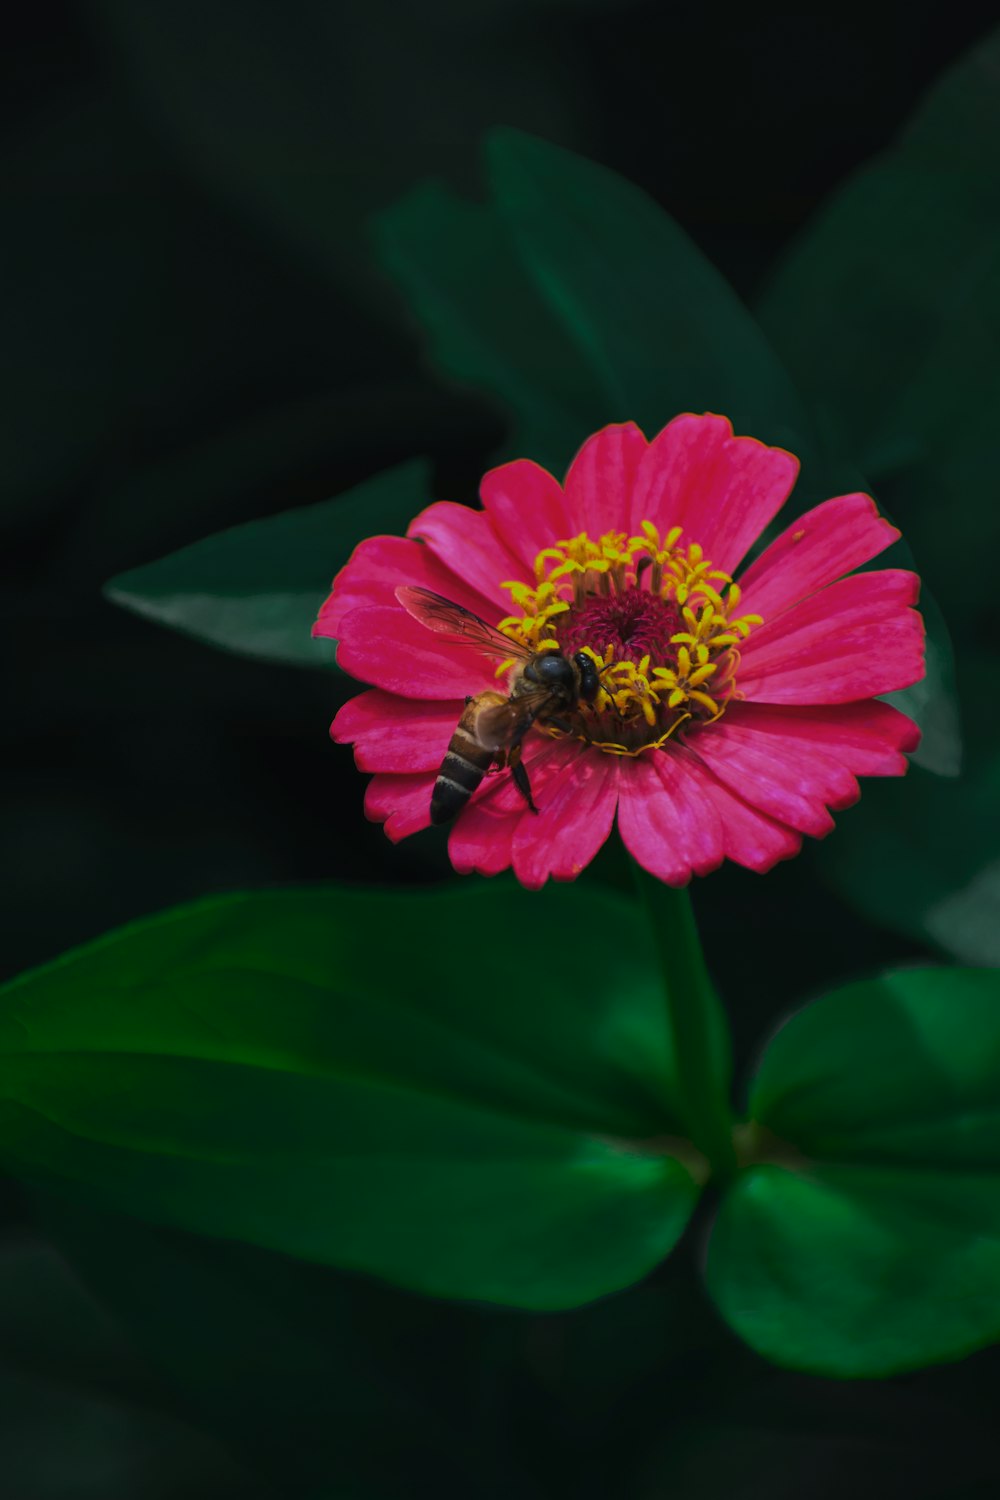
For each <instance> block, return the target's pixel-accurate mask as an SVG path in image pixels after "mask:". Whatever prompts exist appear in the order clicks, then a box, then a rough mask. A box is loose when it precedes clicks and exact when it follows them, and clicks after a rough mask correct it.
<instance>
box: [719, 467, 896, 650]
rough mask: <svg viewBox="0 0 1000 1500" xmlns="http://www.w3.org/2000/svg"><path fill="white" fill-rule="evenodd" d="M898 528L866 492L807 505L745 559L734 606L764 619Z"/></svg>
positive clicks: (880, 545) (880, 548)
mask: <svg viewBox="0 0 1000 1500" xmlns="http://www.w3.org/2000/svg"><path fill="white" fill-rule="evenodd" d="M898 540H899V532H898V531H897V530H896V528H895V526H893V525H891V524H890V522H888V521H887V520H886V519H885V517H884V516H880V515H879V513H878V509H877V507H876V505H875V501H874V500H873V499H872V498H871V496H869V495H859V494H856V495H838V496H837V497H836V498H835V499H833V500H824V502H823V504H822V505H817V506H815V507H814V509H813V510H810V511H807V512H806V514H805V515H804V516H800V517H799V519H798V520H797V521H793V522H792V524H791V525H790V526H789V527H788V528H787V530H785V531H783V532H782V533H781V535H780V536H779V537H777V538H776V539H775V541H773V542H772V543H771V545H770V546H769V547H768V548H767V549H766V550H765V551H764V552H762V553H761V555H760V557H758V558H757V560H756V562H754V563H751V565H750V567H749V568H748V569H747V571H746V573H745V574H744V575H743V577H742V578H741V579H740V587H741V589H742V591H743V599H742V602H741V604H740V612H741V613H746V614H757V615H763V617H764V620H765V623H766V622H767V621H768V620H771V619H773V618H774V616H775V615H778V614H781V612H782V611H783V610H786V609H789V608H790V607H791V606H792V605H793V604H798V602H799V600H801V599H807V598H808V597H809V595H810V594H815V593H816V591H817V590H818V589H821V588H824V587H825V586H826V585H827V584H828V583H834V582H835V581H836V580H837V579H838V578H843V576H844V574H845V573H850V572H852V571H853V570H854V569H855V568H859V567H860V566H861V564H862V563H866V562H870V561H871V559H872V558H873V557H877V556H878V555H879V553H880V552H884V551H885V549H886V547H888V546H890V545H891V543H892V542H895V541H898Z"/></svg>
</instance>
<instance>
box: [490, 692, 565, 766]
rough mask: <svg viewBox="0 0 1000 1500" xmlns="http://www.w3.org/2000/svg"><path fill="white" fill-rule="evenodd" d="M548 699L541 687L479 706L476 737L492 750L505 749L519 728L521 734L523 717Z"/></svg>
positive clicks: (546, 693)
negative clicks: (537, 690) (532, 691)
mask: <svg viewBox="0 0 1000 1500" xmlns="http://www.w3.org/2000/svg"><path fill="white" fill-rule="evenodd" d="M548 700H549V693H548V691H547V689H545V688H542V689H541V690H540V691H539V692H537V693H524V694H523V695H522V696H521V697H519V698H509V699H507V700H505V701H504V702H503V703H491V704H489V705H488V706H487V707H485V708H481V709H480V710H479V712H478V713H477V714H476V738H477V739H478V740H479V742H480V744H481V745H484V746H487V747H489V748H490V749H492V750H493V751H494V752H496V751H499V750H504V749H506V747H507V746H508V745H509V744H510V742H511V740H512V739H513V738H514V736H515V735H516V734H517V733H518V731H519V730H520V731H521V733H522V734H523V732H524V727H525V725H524V721H525V719H526V718H529V716H531V715H532V714H533V712H534V711H537V710H538V709H540V708H543V707H544V706H545V704H546V703H547V702H548Z"/></svg>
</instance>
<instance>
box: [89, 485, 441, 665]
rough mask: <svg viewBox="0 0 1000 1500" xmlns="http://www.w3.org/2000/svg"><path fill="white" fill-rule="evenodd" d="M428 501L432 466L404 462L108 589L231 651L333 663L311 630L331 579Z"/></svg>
mask: <svg viewBox="0 0 1000 1500" xmlns="http://www.w3.org/2000/svg"><path fill="white" fill-rule="evenodd" d="M426 499H427V467H426V465H425V464H424V463H422V462H421V463H407V464H400V465H399V466H398V467H397V468H394V469H387V470H386V471H385V473H384V474H379V475H377V476H376V477H375V478H374V479H369V480H367V481H366V482H365V483H364V484H359V485H357V486H356V487H355V488H354V489H353V490H348V491H347V493H346V494H344V495H338V496H337V497H336V499H333V500H326V501H324V502H323V503H322V504H321V505H306V506H301V507H300V508H298V509H296V510H288V511H283V512H282V513H281V514H280V515H277V516H269V517H268V518H267V519H265V520H262V521H248V522H247V523H246V524H245V525H243V526H232V527H229V528H228V529H227V530H226V531H220V532H218V533H216V534H215V535H214V536H208V537H205V538H203V539H202V540H201V541H198V542H193V543H192V544H191V545H190V546H189V547H182V548H181V549H180V550H179V551H178V552H171V553H170V554H169V556H167V557H161V558H159V559H158V560H157V561H156V562H153V563H148V564H147V565H146V566H145V567H141V568H133V569H131V570H130V571H129V572H128V573H120V574H119V575H118V577H117V578H113V579H112V580H111V581H110V583H108V584H107V585H106V587H105V594H106V596H107V597H108V598H109V599H110V600H112V601H113V602H114V603H115V604H121V605H124V606H125V607H126V608H127V609H131V610H134V611H135V613H136V614H140V615H144V616H146V617H147V618H149V619H152V620H156V621H157V622H158V623H160V624H163V625H170V626H172V627H173V628H174V629H175V630H181V631H183V632H184V633H185V634H187V635H193V636H195V637H197V638H198V639H200V640H204V641H208V642H210V643H211V644H212V645H213V646H221V647H222V648H223V649H224V650H226V651H235V652H239V653H240V654H241V655H244V656H253V657H259V658H263V659H264V660H267V661H280V662H287V663H291V664H293V665H296V666H322V665H324V664H329V663H330V662H331V661H332V659H333V647H332V644H331V643H330V642H329V641H327V640H314V639H312V638H311V636H310V630H311V629H312V625H313V622H314V620H315V619H316V616H317V614H318V612H319V607H320V605H321V604H322V602H323V599H324V598H325V596H326V594H327V593H329V588H330V580H331V578H332V577H333V575H334V573H335V572H336V571H337V570H338V569H339V568H341V567H342V566H343V564H344V563H345V562H346V561H347V559H348V557H349V556H350V554H351V552H352V551H353V549H354V547H355V546H357V544H358V542H360V541H361V540H362V539H363V538H364V537H366V536H372V535H374V534H375V533H377V532H388V533H399V532H405V530H406V528H407V526H408V525H409V523H410V521H411V520H412V519H413V517H414V516H415V515H416V514H417V512H418V511H419V510H420V509H421V508H422V506H423V505H424V504H425V503H426Z"/></svg>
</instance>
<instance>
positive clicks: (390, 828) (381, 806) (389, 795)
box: [365, 774, 437, 844]
mask: <svg viewBox="0 0 1000 1500" xmlns="http://www.w3.org/2000/svg"><path fill="white" fill-rule="evenodd" d="M436 779H437V778H436V776H434V775H433V774H431V775H427V776H373V777H372V779H371V781H370V782H369V783H368V789H367V791H366V792H365V817H366V818H368V819H369V820H370V821H371V822H372V823H384V824H385V831H386V834H387V835H388V837H389V838H390V839H391V840H392V842H393V843H394V844H398V843H399V841H400V839H405V838H409V836H410V834H411V833H419V832H420V831H421V829H423V828H429V827H430V821H431V791H432V790H433V787H434V782H435V781H436Z"/></svg>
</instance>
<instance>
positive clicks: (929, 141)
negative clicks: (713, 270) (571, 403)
mask: <svg viewBox="0 0 1000 1500" xmlns="http://www.w3.org/2000/svg"><path fill="white" fill-rule="evenodd" d="M998 65H1000V31H994V32H992V33H991V34H990V35H989V36H988V37H987V38H986V39H985V40H984V41H983V42H982V43H981V44H980V45H979V46H978V47H977V48H975V49H974V50H973V51H972V52H971V53H970V54H969V55H968V56H967V57H966V58H965V59H963V60H962V61H961V62H960V63H959V64H958V65H957V66H955V67H954V68H952V69H951V70H950V71H949V72H948V73H946V74H945V75H944V77H943V79H942V80H941V81H940V82H938V83H937V84H936V85H935V86H934V88H933V90H932V91H931V93H930V95H929V96H928V98H927V99H926V100H925V102H924V103H923V104H922V106H921V108H920V110H919V111H918V113H917V114H916V116H915V117H914V119H913V120H911V121H910V123H909V124H908V125H907V127H906V129H905V130H904V131H903V133H902V135H901V136H900V138H899V140H898V141H897V142H896V143H895V144H894V146H893V147H892V148H890V149H889V150H888V151H886V152H884V153H883V154H882V155H881V156H879V157H877V158H876V159H875V160H874V161H873V162H872V163H871V164H870V165H869V166H868V167H866V168H864V169H863V170H862V171H861V172H860V173H858V174H857V175H856V176H855V177H853V178H851V179H850V180H849V181H848V182H847V184H846V185H845V186H844V187H843V188H842V189H841V191H840V192H839V193H837V194H836V195H835V197H834V198H833V199H832V200H831V201H830V202H829V203H828V204H826V206H825V207H824V208H823V209H822V210H821V212H820V215H819V217H818V219H817V221H816V223H815V224H814V225H812V226H810V227H809V228H808V229H807V230H806V232H805V233H804V234H803V236H802V237H801V238H800V240H799V241H798V242H797V243H796V244H795V245H794V246H793V248H792V250H791V252H790V253H789V255H788V257H787V259H786V260H785V262H784V264H783V265H782V266H781V267H780V268H779V270H778V272H777V274H776V276H775V278H774V279H773V281H772V282H771V284H770V286H769V287H768V288H767V290H766V292H765V295H764V296H763V297H762V299H761V301H760V303H759V306H758V315H759V317H760V319H761V322H762V325H763V327H764V329H765V332H766V333H767V335H768V336H769V337H770V338H771V340H772V341H773V342H774V344H775V347H776V348H777V350H778V352H779V353H780V355H781V356H782V358H783V359H784V360H785V362H786V364H787V365H788V367H789V369H790V370H791V373H792V374H793V375H794V376H795V378H796V379H797V380H798V382H799V383H800V385H801V387H802V389H803V391H805V392H806V393H807V394H808V395H810V396H811V397H812V398H813V399H814V400H815V401H816V402H817V404H818V405H819V406H820V407H821V408H822V411H823V414H824V418H825V421H826V424H827V425H828V426H829V427H830V428H832V429H833V430H834V431H836V432H837V433H839V435H840V438H841V440H842V441H843V442H844V444H845V445H846V446H847V447H848V448H849V449H850V450H851V451H853V453H854V455H855V457H856V458H857V459H858V461H859V462H860V463H861V464H862V466H863V467H864V468H865V469H866V470H867V471H868V472H870V473H871V474H872V475H873V476H874V477H875V479H876V480H877V481H878V482H879V483H880V484H881V482H882V481H883V479H884V478H888V479H890V480H891V482H892V490H891V492H890V496H889V498H890V503H891V504H892V505H893V506H894V508H895V509H896V510H897V511H898V512H899V514H900V516H901V518H902V521H903V523H904V525H905V526H906V528H907V531H908V533H909V534H910V535H911V538H912V540H913V542H914V545H915V547H916V549H917V552H918V554H919V555H921V556H923V557H925V558H926V561H927V566H928V568H929V569H930V572H931V578H932V580H933V582H934V583H935V585H936V587H937V588H938V590H939V592H941V594H942V595H943V597H944V599H945V602H946V605H947V604H950V603H952V601H954V603H955V605H956V606H959V605H960V606H962V607H963V608H967V606H968V603H969V602H970V599H975V600H977V601H979V602H984V603H985V602H986V600H987V599H988V598H989V596H990V594H989V591H990V590H991V588H992V581H993V567H992V557H993V551H994V548H993V546H991V545H988V543H994V544H995V543H996V541H997V540H998V539H1000V530H998V523H997V515H998V511H997V508H996V506H995V504H994V503H993V498H992V496H993V491H994V488H995V485H994V470H995V431H996V421H997V411H998V402H1000V385H998V377H997V348H998V344H1000V251H998V245H1000V195H998V193H997V191H996V182H997V172H998V168H1000V94H998V91H997V88H996V72H997V67H998ZM944 514H947V515H948V516H949V522H948V525H949V531H950V532H951V533H954V531H955V528H956V526H961V525H962V521H963V518H964V519H965V525H966V530H967V543H968V544H967V545H957V546H956V545H951V546H947V545H945V546H941V544H940V543H941V531H940V528H941V517H942V515H944ZM970 590H971V592H970Z"/></svg>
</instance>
